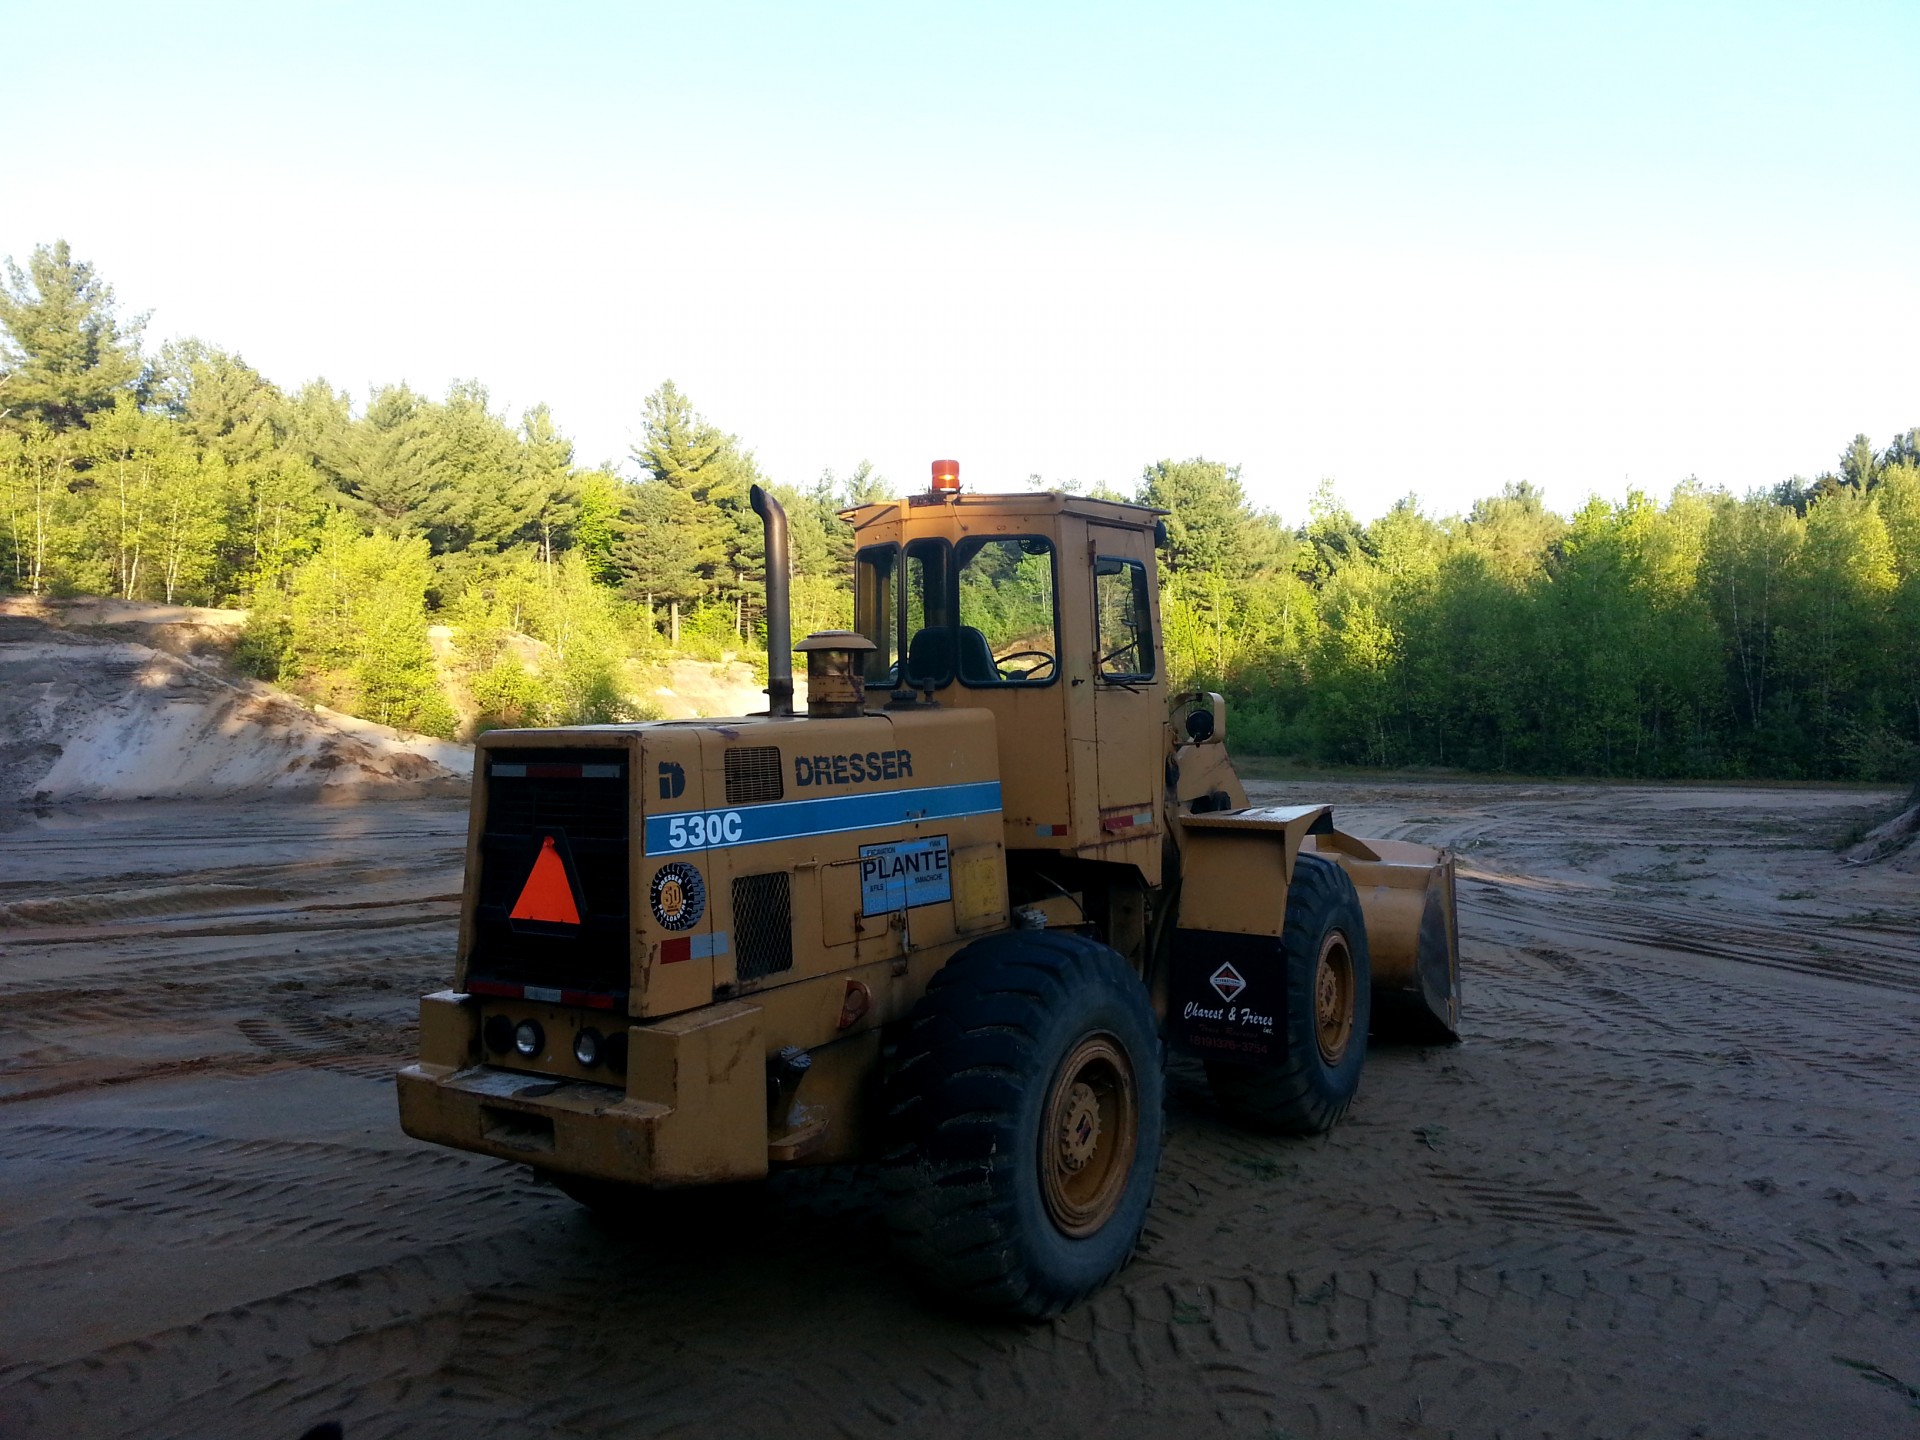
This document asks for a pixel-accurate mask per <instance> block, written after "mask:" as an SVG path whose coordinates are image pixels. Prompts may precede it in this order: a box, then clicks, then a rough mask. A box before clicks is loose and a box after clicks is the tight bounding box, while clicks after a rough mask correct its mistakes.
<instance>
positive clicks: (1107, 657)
mask: <svg viewBox="0 0 1920 1440" xmlns="http://www.w3.org/2000/svg"><path fill="white" fill-rule="evenodd" d="M1139 647H1140V642H1139V641H1138V640H1129V641H1127V643H1126V644H1124V645H1121V646H1119V647H1118V648H1117V649H1113V650H1109V651H1108V652H1107V653H1106V654H1104V655H1102V656H1101V657H1100V659H1099V660H1098V662H1096V664H1095V665H1094V669H1096V670H1098V671H1099V672H1100V673H1101V674H1102V675H1104V674H1106V673H1107V666H1109V665H1110V664H1112V663H1113V662H1114V661H1115V660H1118V659H1119V658H1120V657H1121V656H1122V655H1125V654H1128V653H1129V652H1137V651H1138V650H1139Z"/></svg>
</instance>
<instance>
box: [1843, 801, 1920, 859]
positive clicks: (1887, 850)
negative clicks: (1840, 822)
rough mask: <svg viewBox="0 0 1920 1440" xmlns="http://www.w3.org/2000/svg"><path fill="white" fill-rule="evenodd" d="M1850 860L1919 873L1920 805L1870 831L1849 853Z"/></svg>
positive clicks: (1902, 812) (1904, 811) (1913, 806)
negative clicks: (1885, 865)
mask: <svg viewBox="0 0 1920 1440" xmlns="http://www.w3.org/2000/svg"><path fill="white" fill-rule="evenodd" d="M1847 859H1849V860H1851V861H1852V862H1853V863H1854V864H1856V865H1872V864H1876V863H1880V862H1885V863H1887V864H1890V865H1891V866H1892V867H1893V868H1894V869H1896V870H1911V871H1913V872H1914V873H1916V874H1920V804H1914V805H1911V806H1909V807H1908V808H1907V809H1905V810H1903V811H1901V812H1900V813H1899V814H1898V815H1896V816H1894V817H1893V819H1891V820H1889V821H1887V823H1886V824H1884V825H1880V826H1877V827H1875V828H1874V829H1872V830H1869V831H1868V832H1867V835H1866V838H1865V839H1864V840H1862V841H1861V842H1860V843H1859V844H1858V845H1856V846H1854V847H1853V849H1851V850H1849V851H1848V852H1847Z"/></svg>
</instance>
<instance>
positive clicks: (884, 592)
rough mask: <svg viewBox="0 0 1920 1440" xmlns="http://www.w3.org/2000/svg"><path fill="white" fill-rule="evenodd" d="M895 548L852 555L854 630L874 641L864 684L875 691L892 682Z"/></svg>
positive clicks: (874, 548)
mask: <svg viewBox="0 0 1920 1440" xmlns="http://www.w3.org/2000/svg"><path fill="white" fill-rule="evenodd" d="M899 569H900V547H899V546H898V545H870V546H868V547H867V548H866V549H864V550H862V551H860V553H859V554H857V555H855V556H854V568H853V628H854V629H856V630H858V631H859V632H860V633H861V634H862V635H864V636H866V637H867V639H869V640H871V641H872V642H873V649H872V650H870V651H868V652H867V660H866V682H867V684H869V685H871V686H874V687H876V688H888V689H890V688H892V686H893V683H894V661H895V658H896V657H895V655H894V623H895V618H896V616H895V611H896V609H897V606H896V605H895V575H896V572H897V571H898V570H899Z"/></svg>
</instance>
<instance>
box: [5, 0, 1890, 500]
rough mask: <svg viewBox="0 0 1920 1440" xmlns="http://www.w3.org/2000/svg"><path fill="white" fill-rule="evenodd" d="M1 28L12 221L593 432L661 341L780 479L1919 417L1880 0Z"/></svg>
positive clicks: (198, 302)
mask: <svg viewBox="0 0 1920 1440" xmlns="http://www.w3.org/2000/svg"><path fill="white" fill-rule="evenodd" d="M0 24H4V31H3V32H0V33H5V34H6V35H7V37H8V48H9V50H10V51H11V52H12V55H13V57H14V60H13V63H11V64H10V65H9V66H8V67H7V74H8V79H7V86H6V100H7V110H8V114H9V120H10V127H9V128H10V133H11V135H12V137H13V140H14V143H13V144H12V145H10V146H9V147H8V154H7V158H6V159H5V161H4V162H0V253H5V254H11V255H13V256H15V257H16V258H19V259H23V260H24V258H25V256H26V254H27V252H28V251H29V250H30V249H31V248H32V246H33V245H34V244H35V243H36V242H41V241H46V240H51V239H53V238H55V237H57V236H65V237H66V238H68V239H69V240H71V241H72V242H73V244H74V246H75V247H76V250H77V251H78V252H79V253H80V254H81V255H82V256H83V257H85V258H88V259H91V260H93V261H94V262H95V263H96V264H98V265H99V266H100V268H101V269H102V270H103V271H104V273H105V274H106V276H107V277H108V279H109V280H111V281H112V282H113V283H114V285H115V286H116V288H117V290H118V293H119V295H120V298H121V300H122V302H123V303H124V304H125V305H126V306H127V307H129V308H131V309H151V310H152V311H153V319H152V323H151V327H150V332H149V333H150V336H151V337H152V338H153V339H155V340H159V339H163V338H166V337H168V336H172V335H183V334H197V335H200V336H202V337H203V338H205V339H207V340H210V341H212V342H214V343H217V344H220V345H223V346H225V347H227V348H230V349H233V350H235V351H238V352H239V353H240V354H242V355H243V356H245V357H246V358H247V359H248V360H249V361H251V362H252V363H253V364H255V365H257V366H259V367H260V368H261V369H262V370H264V371H265V372H266V373H267V374H268V375H269V376H271V377H272V378H274V379H275V380H277V381H279V382H281V383H282V384H286V385H294V384H298V383H299V382H301V381H303V380H305V379H308V378H310V377H312V376H315V375H324V376H325V377H326V378H327V379H328V380H330V381H331V382H333V383H334V384H335V385H336V386H339V387H342V388H345V389H348V390H350V391H351V392H353V393H354V395H355V396H356V397H358V398H364V395H365V393H366V390H367V387H368V386H369V385H370V384H372V383H377V382H381V381H387V380H407V381H409V382H411V383H412V384H414V385H415V386H416V387H419V388H422V389H426V390H429V391H433V392H438V391H440V390H442V389H444V387H445V386H446V384H447V383H448V382H449V381H450V380H452V379H454V378H458V377H466V376H474V377H478V378H480V379H481V380H483V381H485V382H486V383H487V384H488V385H489V386H491V388H492V392H493V395H494V398H495V400H496V402H497V403H498V404H500V405H501V406H503V407H510V408H512V409H514V410H516V411H517V409H518V408H519V407H522V406H524V405H527V404H530V403H532V402H534V401H537V400H545V401H547V402H548V403H549V404H551V406H552V407H553V409H554V411H555V414H556V416H557V418H558V419H559V421H560V423H561V425H562V427H563V428H564V429H565V430H567V432H568V433H569V434H571V435H573V436H574V437H575V439H576V440H577V442H578V444H579V450H580V457H581V459H582V460H595V459H599V458H602V457H620V456H624V455H625V453H626V449H627V446H628V444H629V443H630V442H631V440H632V439H633V437H634V435H635V433H636V426H637V424H638V419H639V409H640V400H641V398H642V397H643V396H644V395H645V394H646V392H647V391H649V390H651V389H652V388H653V387H654V386H655V385H657V384H658V383H659V382H660V380H662V379H663V378H666V377H668V376H672V377H673V378H674V379H675V380H676V381H678V383H679V384H680V385H681V387H682V388H683V389H685V390H687V391H688V392H689V393H690V394H691V395H692V396H693V398H694V400H695V402H696V404H697V405H699V406H700V408H701V409H702V410H704V411H705V412H706V413H707V414H708V415H709V417H710V418H712V419H713V420H715V421H717V422H718V423H720V424H722V425H723V426H725V427H726V428H727V429H729V430H732V431H734V432H736V433H738V434H739V435H740V436H741V438H742V440H743V441H745V442H746V443H747V444H748V445H749V446H750V447H752V448H753V449H754V450H755V451H756V453H757V454H758V456H759V458H760V461H761V463H762V466H763V468H765V469H766V470H767V471H768V472H769V473H771V474H772V475H774V476H775V478H778V479H782V480H790V481H796V482H798V481H805V480H808V479H810V478H812V477H813V476H814V475H816V474H818V473H819V471H820V470H821V469H822V468H823V467H826V466H831V467H833V468H835V469H836V470H842V471H844V470H845V469H847V468H848V467H850V466H851V465H852V464H853V463H855V462H856V461H858V460H859V459H861V458H862V457H866V458H870V459H872V460H873V461H874V462H875V463H876V464H878V465H879V467H880V468H881V469H882V471H883V472H885V473H887V474H888V475H890V476H891V477H892V478H894V479H895V481H896V482H898V483H902V484H911V485H918V484H919V483H921V481H922V480H923V478H924V472H925V467H926V461H927V460H929V459H931V458H932V457H934V456H935V455H948V454H951V455H957V456H958V457H959V458H960V459H961V461H962V463H963V475H964V477H965V478H966V479H967V480H968V481H969V483H973V484H978V485H983V486H986V485H992V486H1000V485H1007V484H1013V483H1017V482H1020V481H1022V480H1024V478H1025V477H1026V476H1027V475H1029V474H1032V473H1038V474H1040V475H1042V476H1044V477H1046V478H1047V479H1048V480H1059V479H1069V478H1077V479H1080V480H1084V481H1093V480H1104V481H1107V482H1108V483H1114V484H1120V485H1122V486H1126V485H1130V484H1131V482H1132V480H1133V478H1134V477H1135V476H1137V474H1138V472H1139V470H1140V468H1141V467H1142V466H1143V465H1144V464H1145V463H1147V462H1148V461H1150V460H1153V459H1156V458H1159V457H1161V456H1165V455H1172V456H1186V455H1191V454H1195V453H1201V454H1205V455H1207V456H1209V457H1213V458H1220V459H1225V460H1229V461H1234V462H1237V463H1240V464H1241V465H1242V466H1243V467H1244V475H1245V479H1246V481H1247V484H1248V488H1249V491H1250V492H1251V493H1252V495H1253V497H1254V498H1255V500H1256V502H1258V503H1260V504H1263V505H1266V506H1270V507H1272V508H1275V509H1278V510H1279V511H1280V512H1281V513H1282V514H1283V515H1286V516H1287V517H1288V518H1289V519H1298V518H1300V517H1301V516H1302V515H1303V514H1304V511H1305V506H1306V498H1307V496H1308V495H1309V494H1310V493H1311V491H1312V489H1313V487H1314V485H1315V483H1316V482H1317V481H1318V480H1319V478H1320V477H1322V476H1331V477H1333V478H1334V479H1335V481H1336V482H1337V484H1338V486H1339V489H1340V492H1341V493H1342V495H1343V496H1345V497H1346V498H1347V500H1348V501H1349V503H1350V504H1351V505H1352V506H1353V507H1354V508H1355V509H1356V510H1357V511H1359V512H1360V513H1362V514H1363V515H1370V514H1375V513H1378V512H1379V511H1380V510H1381V509H1383V508H1384V507H1385V506H1386V505H1388V504H1390V503H1391V502H1392V501H1393V500H1394V499H1395V498H1397V497H1398V496H1400V495H1402V494H1405V493H1406V492H1408V491H1410V490H1411V491H1415V492H1417V493H1418V494H1419V495H1420V496H1421V497H1422V499H1423V501H1424V502H1425V503H1426V504H1427V505H1428V507H1429V508H1430V509H1433V510H1436V511H1443V512H1444V511H1449V510H1456V509H1460V508H1464V507H1465V506H1466V505H1468V504H1470V503H1471V501H1472V500H1473V499H1474V498H1475V497H1476V496H1478V495H1481V494H1485V493H1489V492H1492V491H1494V490H1497V489H1498V487H1499V486H1500V485H1501V484H1502V483H1503V482H1505V481H1508V480H1515V479H1521V478H1527V479H1531V480H1533V481H1535V482H1536V483H1539V484H1542V485H1543V486H1545V487H1546V488H1547V490H1548V493H1549V495H1550V497H1551V498H1552V499H1553V500H1554V501H1555V503H1556V504H1558V505H1560V506H1561V507H1562V508H1565V507H1568V506H1571V505H1573V504H1575V503H1577V502H1578V501H1579V500H1580V499H1581V498H1582V497H1584V495H1586V494H1587V493H1588V492H1590V491H1598V492H1599V493H1602V494H1606V495H1609V496H1617V495H1618V494H1619V493H1621V491H1622V490H1623V489H1624V487H1625V485H1626V484H1627V483H1628V481H1629V478H1630V480H1631V483H1632V484H1634V485H1636V486H1640V487H1643V488H1646V489H1649V490H1651V491H1654V492H1655V493H1657V494H1662V495H1664V493H1665V492H1666V491H1667V490H1668V489H1669V488H1670V487H1671V485H1672V483H1673V482H1674V481H1675V480H1677V479H1679V478H1680V477H1682V476H1684V475H1687V474H1698V475H1699V476H1700V477H1701V478H1702V479H1703V480H1705V481H1707V482H1708V483H1712V484H1722V485H1726V486H1728V487H1729V488H1731V489H1734V490H1745V489H1747V488H1749V487H1751V486H1756V485H1763V484H1771V483H1772V482H1773V481H1775V480H1778V479H1780V478H1782V477H1783V476H1785V475H1787V474H1789V473H1792V472H1795V471H1800V472H1806V473H1811V472H1812V471H1815V470H1817V469H1820V468H1822V467H1825V466H1827V465H1830V464H1831V463H1832V462H1833V460H1834V458H1835V457H1836V455H1837V454H1838V452H1839V450H1840V449H1841V448H1842V446H1843V445H1844V444H1845V442H1846V441H1847V440H1848V438H1849V437H1851V436H1852V435H1853V434H1854V432H1855V431H1858V430H1864V431H1866V432H1867V433H1868V434H1869V435H1870V436H1872V438H1873V440H1874V442H1875V443H1876V444H1877V445H1883V444H1885V443H1886V441H1887V440H1888V439H1889V438H1890V437H1891V435H1892V434H1893V433H1894V432H1895V431H1896V430H1902V429H1905V428H1906V427H1908V426H1910V425H1916V424H1920V346H1917V345H1916V344H1915V343H1914V340H1913V336H1914V334H1915V328H1916V327H1915V322H1916V320H1920V186H1916V184H1915V183H1914V175H1915V171H1916V168H1917V167H1916V156H1917V155H1920V110H1916V107H1915V105H1914V102H1913V98H1912V97H1913V85H1914V77H1915V76H1916V74H1920V5H1916V4H1914V3H1911V0H1909V3H1902V4H1892V3H1889V4H1878V5H1874V4H1826V5H1812V4H1806V5H1798V6H1791V7H1789V6H1776V5H1765V4H1743V5H1738V6H1735V5H1720V6H1704V5H1672V4H1667V5H1630V4H1607V5H1590V6H1574V5H1556V6H1533V5H1528V6H1521V5H1470V4H1462V5H1454V6H1443V5H1439V4H1429V5H1411V4H1397V5H1389V4H1347V5H1337V6H1336V5H1325V4H1316V5H1311V6H1309V5H1258V6H1254V5H1248V6H1237V5H1214V6H1193V7H1188V8H1183V9H1175V8H1174V7H1163V8H1160V7H1157V8H1141V7H1127V6H1121V5H1115V4H1104V5H1100V6H1081V7H1064V6H1051V7H1042V6H1031V5H1023V6H1011V5H988V6H981V5H974V6H958V5H952V4H947V5H940V6H912V5H901V4H890V5H872V6H840V7H833V8H830V9H829V8H809V7H803V6H792V5H765V6H761V5H715V4H706V5H686V4H679V5H672V6H666V5H654V4H629V5H620V6H605V7H595V6H582V5H572V6H565V5H546V6H527V5H516V6H461V7H451V6H449V7H446V8H445V10H444V12H443V11H440V10H438V9H435V10H429V9H427V8H425V7H419V6H412V5H407V4H402V3H387V4H379V5H374V4H341V5H325V6H319V5H315V6H308V7H303V8H301V9H299V10H297V11H296V10H294V9H291V8H287V7H273V6H258V5H248V6H228V7H213V6H188V7H186V8H184V9H182V10H168V11H155V10H153V9H152V8H151V7H139V8H132V7H119V6H100V7H93V8H90V9H89V11H88V15H87V21H86V23H85V24H76V23H74V21H73V19H72V16H71V13H70V12H64V11H62V10H60V9H59V8H58V7H53V6H49V5H45V4H38V3H36V4H32V5H22V4H17V3H11V0H0ZM23 61H25V62H26V63H22V62H23Z"/></svg>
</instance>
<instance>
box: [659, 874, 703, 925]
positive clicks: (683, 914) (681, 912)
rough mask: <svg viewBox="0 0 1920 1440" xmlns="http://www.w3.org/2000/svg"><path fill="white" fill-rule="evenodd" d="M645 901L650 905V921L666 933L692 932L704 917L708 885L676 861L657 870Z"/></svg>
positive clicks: (698, 875)
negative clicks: (656, 921) (668, 931)
mask: <svg viewBox="0 0 1920 1440" xmlns="http://www.w3.org/2000/svg"><path fill="white" fill-rule="evenodd" d="M647 899H648V900H649V901H650V902H651V903H652V905H653V918H654V919H656V920H658V921H659V922H660V923H661V924H662V925H664V926H666V927H667V929H669V930H691V929H692V928H693V927H694V926H696V925H698V924H699V923H700V917H701V916H702V915H704V914H705V913H706V910H707V882H706V881H704V880H702V879H701V878H700V872H699V871H698V870H696V869H694V868H693V866H691V865H688V864H685V863H684V862H682V861H678V860H676V861H674V863H673V864H671V865H662V866H661V867H660V873H659V874H657V875H655V876H654V877H653V889H652V890H651V891H650V892H649V894H648V896H647Z"/></svg>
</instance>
